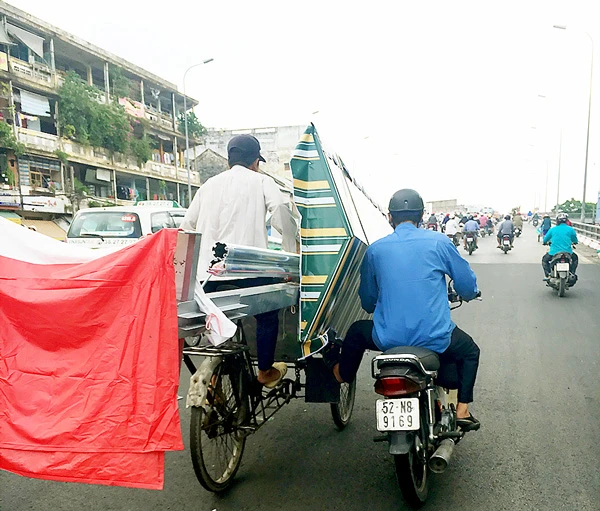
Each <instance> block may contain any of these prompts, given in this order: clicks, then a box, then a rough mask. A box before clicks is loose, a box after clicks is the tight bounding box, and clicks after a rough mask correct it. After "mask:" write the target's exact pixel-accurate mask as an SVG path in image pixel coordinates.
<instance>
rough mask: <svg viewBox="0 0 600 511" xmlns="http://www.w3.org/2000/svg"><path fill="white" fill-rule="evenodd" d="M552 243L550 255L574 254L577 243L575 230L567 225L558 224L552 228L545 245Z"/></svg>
mask: <svg viewBox="0 0 600 511" xmlns="http://www.w3.org/2000/svg"><path fill="white" fill-rule="evenodd" d="M549 241H551V242H552V244H551V245H550V250H549V251H548V253H549V254H550V255H556V254H558V253H559V252H567V253H569V254H572V253H573V247H572V245H573V243H577V242H578V241H577V233H576V232H575V229H573V227H571V226H570V225H567V224H558V225H555V226H554V227H552V229H550V230H549V231H548V232H547V233H546V236H544V243H548V242H549Z"/></svg>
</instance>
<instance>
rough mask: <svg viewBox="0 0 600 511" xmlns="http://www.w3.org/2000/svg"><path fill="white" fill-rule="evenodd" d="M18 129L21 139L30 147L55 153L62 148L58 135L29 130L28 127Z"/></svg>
mask: <svg viewBox="0 0 600 511" xmlns="http://www.w3.org/2000/svg"><path fill="white" fill-rule="evenodd" d="M17 129H18V130H19V141H21V142H22V143H23V144H25V145H26V146H27V147H28V148H29V149H34V150H38V151H43V152H48V153H54V152H55V151H56V150H57V149H60V143H59V141H58V137H57V136H56V135H50V134H48V133H42V132H41V131H35V130H29V129H27V128H17Z"/></svg>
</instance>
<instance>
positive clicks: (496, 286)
mask: <svg viewBox="0 0 600 511" xmlns="http://www.w3.org/2000/svg"><path fill="white" fill-rule="evenodd" d="M480 243H481V248H480V249H479V250H478V251H476V252H475V253H474V254H473V255H472V256H468V255H465V257H466V258H467V260H468V261H469V262H470V263H471V264H472V266H473V269H474V270H475V272H476V274H477V276H478V280H479V285H480V288H481V289H482V291H483V293H484V301H482V302H473V303H469V304H466V305H464V306H463V307H462V308H461V309H459V310H457V311H455V312H454V313H453V314H454V319H455V321H456V322H457V324H459V325H460V326H461V328H463V329H464V330H466V331H467V332H469V333H470V334H471V335H472V336H473V338H474V339H475V340H476V341H477V343H478V344H479V345H480V347H481V352H482V355H481V366H480V371H479V376H478V381H477V386H476V389H475V390H476V394H475V403H474V404H473V407H472V410H473V412H474V414H475V415H477V417H478V418H479V419H480V420H481V422H482V429H481V430H480V431H479V432H476V433H471V434H469V436H468V437H467V438H465V439H464V440H463V441H462V442H461V443H460V444H459V445H458V447H457V448H456V450H455V457H454V458H453V460H452V463H451V465H450V466H449V468H448V470H447V471H446V472H445V473H444V474H440V475H433V476H432V477H431V480H430V497H429V501H428V504H427V507H426V508H425V509H427V510H428V511H438V510H440V511H441V510H444V511H447V510H462V511H471V510H473V511H475V510H477V511H479V510H481V509H485V510H486V511H497V510H498V511H499V510H511V511H518V510H544V511H552V510H562V509H565V510H577V511H598V510H599V509H600V469H599V467H600V426H599V424H600V383H599V382H598V380H599V378H598V373H599V372H600V307H599V303H600V264H599V263H598V261H599V260H598V259H596V260H593V259H592V258H591V255H592V254H591V251H589V250H587V249H585V248H584V247H582V249H580V250H579V253H580V259H581V265H580V269H579V271H578V273H579V275H580V280H579V282H578V284H577V286H575V287H574V288H573V289H571V290H569V291H568V293H567V296H566V297H565V298H558V297H557V295H556V293H555V292H553V291H552V290H551V289H549V288H547V287H545V286H544V284H543V282H542V281H541V279H542V276H543V275H542V270H541V267H540V264H539V261H540V258H541V256H542V255H543V253H544V248H543V247H542V246H541V245H540V244H538V243H537V242H536V235H535V231H534V229H533V228H532V227H530V226H528V225H526V226H525V231H524V234H523V236H522V237H521V238H519V239H517V240H516V242H515V249H514V250H513V251H511V252H510V253H509V254H507V255H504V254H503V253H502V252H500V251H499V250H497V249H496V248H494V246H495V239H489V238H486V239H483V240H480ZM463 253H464V252H463ZM588 256H590V257H589V258H588ZM188 379H189V373H187V372H186V371H185V369H184V370H183V374H182V389H181V391H182V393H185V390H186V388H187V380H188ZM374 400H375V394H374V393H373V391H372V381H371V378H370V373H369V365H368V363H367V360H366V359H365V360H364V362H363V365H362V366H361V370H360V373H359V380H358V391H357V401H356V406H355V410H354V415H353V418H352V422H351V424H350V425H349V426H348V428H347V429H346V430H345V431H343V432H338V431H336V430H335V428H334V426H333V423H332V421H331V417H330V414H329V407H328V406H327V405H315V404H305V403H304V402H301V401H300V400H298V401H297V402H293V403H291V404H290V405H288V406H287V407H286V408H284V409H283V410H282V411H281V412H280V413H279V414H277V415H276V416H275V417H274V418H273V420H272V422H271V423H269V424H266V425H265V427H264V428H262V429H261V430H260V431H259V432H258V433H257V434H256V435H254V436H253V437H251V438H250V439H249V441H248V443H247V446H246V452H245V454H244V460H243V463H242V467H241V469H240V471H239V473H238V476H237V479H236V484H235V485H234V486H233V488H232V489H231V490H230V491H229V492H228V493H227V494H226V495H223V496H215V495H212V494H210V493H208V492H206V491H204V490H203V489H202V488H201V487H200V485H199V484H198V483H197V481H196V479H195V476H194V472H193V469H192V466H191V461H190V457H189V450H188V449H187V439H186V450H185V451H182V452H176V453H168V454H167V456H166V475H165V478H166V484H165V489H164V491H162V492H153V491H145V490H132V489H126V488H110V487H99V486H88V485H77V484H68V483H57V482H49V481H40V480H34V479H27V478H22V477H18V476H15V475H12V474H8V473H6V472H0V510H2V511H13V510H36V511H38V510H39V511H42V510H69V511H70V510H77V511H80V510H82V509H86V510H88V511H95V510H98V511H100V510H102V511H109V510H115V511H117V510H119V511H121V510H130V511H137V510H144V511H147V510H177V511H188V510H190V511H191V510H194V511H212V510H217V511H242V510H285V511H293V510H299V511H300V510H307V509H315V510H330V509H343V510H344V511H355V510H356V511H364V510H369V511H379V510H381V511H387V510H390V511H391V510H394V511H397V510H403V509H406V507H405V505H404V503H403V501H402V498H401V496H400V493H399V491H398V488H397V485H396V481H395V476H394V469H393V462H392V459H391V457H390V456H389V455H388V454H387V451H386V446H385V444H382V443H373V442H372V437H373V436H374V434H375V425H374ZM181 403H182V402H181ZM188 417H189V414H188V412H187V411H186V410H185V409H182V421H183V431H184V438H185V437H186V436H187V430H188V427H189V421H188Z"/></svg>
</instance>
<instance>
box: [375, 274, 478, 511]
mask: <svg viewBox="0 0 600 511" xmlns="http://www.w3.org/2000/svg"><path fill="white" fill-rule="evenodd" d="M480 296H481V294H479V295H478V299H479V297H480ZM448 301H449V302H450V303H451V304H453V303H458V305H456V306H454V307H452V306H451V308H453V309H455V308H457V307H460V306H461V305H462V302H463V300H462V299H461V298H460V297H459V296H458V295H457V294H456V292H455V291H454V289H453V288H452V285H451V283H450V284H449V285H448ZM371 370H372V375H373V378H374V379H375V392H376V393H377V394H379V395H381V396H383V399H378V400H377V401H376V418H377V430H378V431H379V432H381V433H382V435H381V436H378V437H376V438H375V439H374V440H375V441H376V442H388V445H389V453H390V454H391V455H393V456H394V461H395V469H396V478H397V480H398V486H399V487H400V491H401V492H402V496H403V497H404V499H405V501H406V502H407V503H408V504H409V505H411V506H413V507H415V508H418V507H421V506H422V505H423V504H424V503H425V501H426V499H427V493H428V477H427V476H428V469H429V470H431V471H432V472H435V473H438V474H439V473H442V472H444V470H446V467H447V466H448V463H449V462H450V458H451V456H452V452H453V450H454V447H455V446H456V444H457V443H458V442H459V441H460V440H461V439H462V438H463V437H464V435H465V432H464V431H462V430H461V429H460V428H459V427H457V425H456V395H455V394H454V393H453V392H452V393H451V391H450V390H449V389H456V388H457V387H458V382H457V376H456V366H454V365H451V366H442V367H440V361H439V357H438V355H437V353H435V352H433V351H430V350H428V349H425V348H421V347H417V346H401V347H397V348H392V349H390V350H387V351H386V352H384V353H382V354H381V355H378V356H376V357H375V358H374V359H373V361H372V366H371Z"/></svg>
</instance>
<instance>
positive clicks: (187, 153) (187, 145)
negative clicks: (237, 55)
mask: <svg viewBox="0 0 600 511" xmlns="http://www.w3.org/2000/svg"><path fill="white" fill-rule="evenodd" d="M213 60H214V59H213V58H210V59H206V60H204V61H202V62H199V63H198V64H194V65H193V66H190V67H188V68H187V69H186V70H185V73H183V119H184V121H183V123H184V125H185V168H186V170H187V182H188V204H187V205H188V207H189V205H190V204H191V203H192V177H191V174H190V139H189V136H188V116H187V94H186V92H185V77H186V76H187V74H188V71H189V70H190V69H194V68H195V67H198V66H202V65H203V64H208V63H209V62H212V61H213Z"/></svg>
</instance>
